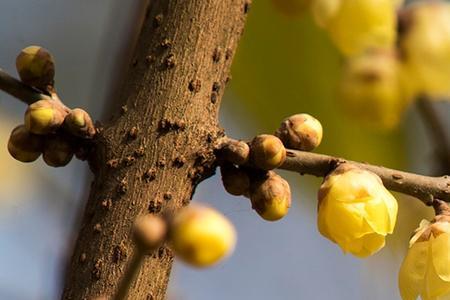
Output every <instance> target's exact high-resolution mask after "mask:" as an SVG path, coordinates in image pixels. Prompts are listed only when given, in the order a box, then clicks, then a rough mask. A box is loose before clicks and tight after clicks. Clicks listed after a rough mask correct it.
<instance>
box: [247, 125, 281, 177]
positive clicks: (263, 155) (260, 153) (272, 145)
mask: <svg viewBox="0 0 450 300" xmlns="http://www.w3.org/2000/svg"><path fill="white" fill-rule="evenodd" d="M250 159H251V160H252V162H253V163H254V164H255V166H256V167H257V168H261V169H263V170H272V169H275V168H277V167H279V166H281V165H282V164H283V162H284V160H285V159H286V149H285V148H284V146H283V143H282V142H281V141H280V139H279V138H277V137H276V136H274V135H270V134H261V135H258V136H257V137H255V138H254V139H253V140H252V142H251V144H250Z"/></svg>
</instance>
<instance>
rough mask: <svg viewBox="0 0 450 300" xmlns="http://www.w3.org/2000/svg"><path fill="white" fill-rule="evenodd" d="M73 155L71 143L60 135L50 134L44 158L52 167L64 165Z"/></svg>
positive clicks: (46, 142)
mask: <svg viewBox="0 0 450 300" xmlns="http://www.w3.org/2000/svg"><path fill="white" fill-rule="evenodd" d="M72 157H73V148H72V146H71V145H70V143H69V142H68V141H67V140H65V139H64V138H62V137H60V136H49V137H47V138H46V140H45V144H44V153H43V155H42V158H43V159H44V161H45V163H46V164H47V165H49V166H50V167H55V168H57V167H64V166H65V165H67V164H68V163H69V162H70V161H71V160H72Z"/></svg>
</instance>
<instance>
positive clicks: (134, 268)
mask: <svg viewBox="0 0 450 300" xmlns="http://www.w3.org/2000/svg"><path fill="white" fill-rule="evenodd" d="M144 258H145V253H144V252H143V251H142V250H141V249H140V248H139V247H137V248H136V251H135V252H134V254H133V257H132V258H131V261H130V264H129V265H128V268H127V270H126V271H125V274H124V275H123V278H122V281H121V282H120V284H119V287H118V288H117V294H116V295H115V297H114V298H113V299H114V300H123V299H125V298H126V296H127V295H128V291H129V290H130V287H131V284H132V283H133V281H134V280H135V279H136V277H137V275H138V274H139V271H140V270H141V266H142V262H143V261H144Z"/></svg>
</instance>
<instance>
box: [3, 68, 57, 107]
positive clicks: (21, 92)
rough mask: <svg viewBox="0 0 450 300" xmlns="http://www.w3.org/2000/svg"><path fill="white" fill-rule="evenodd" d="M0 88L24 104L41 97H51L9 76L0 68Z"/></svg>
mask: <svg viewBox="0 0 450 300" xmlns="http://www.w3.org/2000/svg"><path fill="white" fill-rule="evenodd" d="M0 90H2V91H4V92H6V93H8V94H10V95H11V96H13V97H15V98H17V99H19V100H21V101H22V102H25V103H26V104H32V103H34V102H36V101H38V100H41V99H51V98H50V97H49V96H47V95H45V94H42V93H40V92H39V91H38V90H36V89H34V88H32V87H30V86H28V85H26V84H24V83H23V82H21V81H20V80H17V79H15V78H14V77H12V76H10V75H9V74H8V73H6V72H5V71H3V70H2V69H0Z"/></svg>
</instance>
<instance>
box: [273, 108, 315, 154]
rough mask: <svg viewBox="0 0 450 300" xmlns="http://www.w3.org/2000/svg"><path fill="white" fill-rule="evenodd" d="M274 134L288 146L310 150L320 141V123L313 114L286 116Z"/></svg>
mask: <svg viewBox="0 0 450 300" xmlns="http://www.w3.org/2000/svg"><path fill="white" fill-rule="evenodd" d="M275 135H276V136H277V137H279V138H280V140H281V141H282V142H283V144H284V145H285V146H286V147H288V148H292V149H297V150H303V151H311V150H313V149H314V148H316V147H317V146H319V145H320V142H321V141H322V124H320V122H319V121H318V120H317V119H316V118H314V117H313V116H310V115H308V114H297V115H293V116H290V117H289V118H286V119H285V120H284V121H283V123H281V125H280V128H279V129H278V130H277V131H276V132H275Z"/></svg>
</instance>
